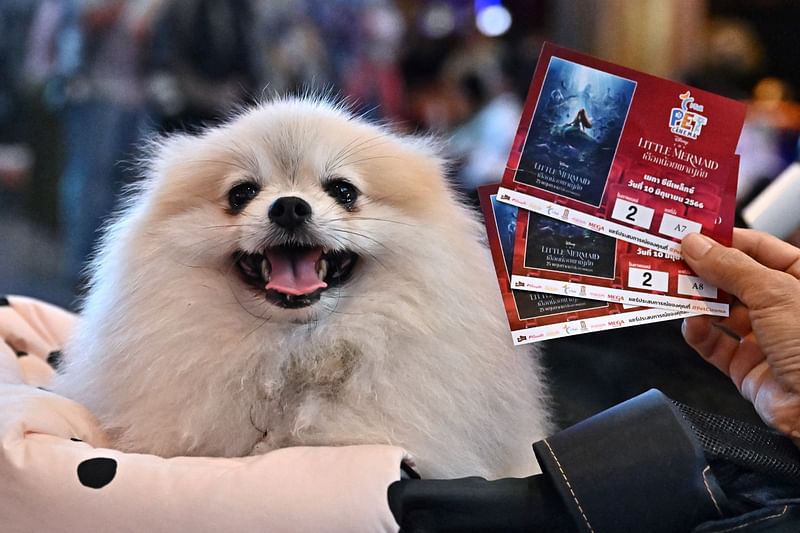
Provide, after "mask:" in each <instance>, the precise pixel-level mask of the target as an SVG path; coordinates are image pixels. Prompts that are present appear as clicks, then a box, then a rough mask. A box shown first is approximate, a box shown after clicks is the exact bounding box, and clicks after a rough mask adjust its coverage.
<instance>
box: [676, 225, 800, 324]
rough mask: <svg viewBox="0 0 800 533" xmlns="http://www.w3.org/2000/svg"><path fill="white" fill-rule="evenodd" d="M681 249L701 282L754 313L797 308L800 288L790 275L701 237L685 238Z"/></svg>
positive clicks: (692, 234)
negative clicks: (731, 296) (795, 301)
mask: <svg viewBox="0 0 800 533" xmlns="http://www.w3.org/2000/svg"><path fill="white" fill-rule="evenodd" d="M681 249H682V252H683V257H684V259H685V261H686V263H687V264H688V265H689V266H690V267H691V268H692V270H694V271H695V272H696V273H697V274H698V275H699V276H700V277H701V278H703V279H705V280H706V281H708V282H709V283H711V284H713V285H715V286H717V287H719V288H720V289H722V290H724V291H726V292H729V293H731V294H733V295H734V296H736V297H737V298H738V299H739V300H741V301H742V303H744V304H745V305H746V306H747V307H749V308H750V309H751V310H754V309H767V308H770V307H773V308H774V307H786V308H787V309H788V308H791V307H792V306H793V305H794V302H793V300H794V297H795V295H796V293H797V291H798V290H799V289H800V285H798V280H797V278H795V277H793V276H792V275H790V274H787V273H785V272H781V271H778V270H773V269H771V268H767V267H765V266H764V265H762V264H761V263H759V262H758V261H756V260H755V259H753V258H752V257H750V256H749V255H747V254H745V253H744V252H742V251H740V250H737V249H735V248H728V247H726V246H722V245H721V244H718V243H716V242H714V241H713V240H711V239H709V238H708V237H706V236H705V235H700V234H699V233H691V234H689V235H687V236H686V237H684V239H683V243H682V246H681Z"/></svg>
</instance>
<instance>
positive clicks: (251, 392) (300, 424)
mask: <svg viewBox="0 0 800 533" xmlns="http://www.w3.org/2000/svg"><path fill="white" fill-rule="evenodd" d="M430 144H431V142H430V140H426V139H420V138H412V137H402V136H399V135H395V134H393V133H391V132H389V131H388V130H387V129H386V128H383V127H379V126H376V125H373V124H369V123H367V122H365V121H363V120H361V119H360V118H358V117H354V116H352V115H351V114H349V113H348V112H347V111H346V110H344V109H342V108H341V107H339V106H335V105H331V104H328V103H326V102H323V101H319V100H314V99H308V98H306V99H284V100H278V101H274V102H271V103H267V104H264V105H261V106H259V107H258V108H256V109H252V110H249V111H246V112H243V113H241V114H240V115H239V116H237V117H235V118H234V119H233V120H231V121H230V122H229V123H227V124H226V125H223V126H221V127H218V128H214V129H210V130H208V131H206V132H204V133H202V134H200V135H198V136H188V135H180V136H174V137H171V138H167V139H166V140H163V141H160V142H159V143H158V145H157V146H154V150H155V154H156V155H155V156H154V157H153V159H152V161H151V162H150V164H149V165H148V176H147V178H146V179H145V180H144V182H143V184H142V185H141V187H140V189H139V190H138V191H137V193H136V194H134V195H133V196H132V198H131V200H130V201H129V205H128V206H127V208H126V209H125V210H124V211H123V212H122V213H121V215H120V216H119V217H118V218H117V219H116V220H115V221H114V222H113V224H111V225H110V227H109V228H108V231H107V233H106V235H105V238H104V239H103V242H102V246H101V250H100V252H99V254H98V257H97V258H96V260H95V261H94V265H93V272H92V283H91V289H90V292H89V294H88V296H87V298H86V300H85V303H84V309H83V312H82V316H81V320H80V325H79V327H78V330H77V332H76V334H75V336H74V338H73V339H72V340H71V342H70V344H69V346H68V349H67V353H66V358H65V366H64V368H63V370H62V372H61V375H60V376H58V378H57V381H56V384H55V388H56V390H57V391H58V392H60V393H62V394H64V395H66V396H69V397H71V398H73V399H75V400H77V401H79V402H81V403H83V404H85V405H86V406H88V407H89V408H90V409H91V410H92V411H93V412H94V413H95V414H96V415H97V416H98V417H99V419H100V421H101V423H102V424H103V426H104V427H105V428H106V429H107V430H108V431H109V434H110V435H111V436H112V438H113V439H114V440H115V442H116V445H117V447H118V448H119V449H121V450H125V451H134V452H149V453H155V454H159V455H162V456H175V455H209V456H241V455H247V454H250V453H258V452H264V451H268V450H271V449H275V448H279V447H285V446H295V445H339V444H357V443H392V444H396V445H400V446H403V447H404V448H406V449H407V450H409V451H410V452H411V453H412V454H413V455H414V456H415V458H416V461H417V465H418V467H419V468H420V470H421V472H422V473H423V475H425V476H429V477H455V476H466V475H480V476H485V477H489V478H495V477H500V476H521V475H527V474H530V473H532V472H534V471H535V470H536V465H535V462H534V459H533V455H532V453H531V449H530V444H531V443H532V442H533V441H534V440H537V439H540V438H542V437H544V436H545V435H546V432H547V429H548V422H547V413H546V411H547V410H546V406H545V400H544V397H545V391H544V385H543V382H542V378H541V371H540V368H539V364H538V361H537V358H538V354H537V353H536V352H535V351H533V350H531V349H525V350H522V349H520V350H515V349H514V348H513V346H512V344H511V340H510V335H509V331H508V326H507V324H506V322H505V318H504V313H503V309H502V305H501V300H500V296H499V293H498V290H497V286H496V283H497V282H496V277H495V274H494V272H493V270H492V266H491V262H490V260H489V255H488V252H487V250H486V249H485V246H483V245H482V244H481V241H482V235H483V234H484V231H483V229H482V227H481V225H480V224H479V222H478V221H477V220H476V217H475V216H474V215H473V213H471V212H470V211H469V210H468V209H466V208H464V207H463V206H462V205H460V204H459V203H458V201H457V200H456V199H455V198H454V197H453V195H452V193H450V191H449V190H448V186H447V184H446V182H445V179H444V177H443V175H444V169H443V163H442V161H441V160H440V159H439V158H438V157H437V156H436V153H435V152H436V150H435V149H433V148H432V147H431V146H430ZM332 175H335V176H340V177H344V178H346V179H348V180H350V181H351V182H352V183H353V184H355V185H356V186H357V187H358V188H359V189H360V191H361V196H360V197H359V199H358V202H357V206H356V207H357V209H355V210H354V211H352V212H348V211H347V210H345V209H343V208H342V207H341V206H340V205H338V204H337V203H336V202H335V201H334V200H333V199H332V198H331V197H330V196H329V195H327V194H326V193H325V192H324V191H323V188H322V187H321V180H323V179H324V178H325V177H329V176H332ZM243 179H255V180H257V181H258V182H259V183H260V184H261V186H262V190H261V192H260V194H259V195H258V196H257V197H256V198H255V199H254V200H253V201H252V202H251V203H250V204H248V206H247V208H246V209H245V210H244V211H243V212H242V213H241V214H238V215H234V214H231V213H230V212H229V211H228V210H227V207H228V204H227V194H228V191H229V189H230V188H231V187H232V186H233V185H234V184H236V183H238V182H240V181H241V180H243ZM287 194H291V195H295V196H299V197H302V198H303V199H305V200H306V201H307V202H309V204H311V206H312V208H313V216H312V220H311V224H312V228H313V231H314V232H315V235H317V238H318V240H319V242H320V243H321V244H324V245H325V246H327V247H330V248H337V247H338V248H342V247H346V248H349V249H351V250H353V251H355V252H357V253H359V255H360V256H361V259H360V261H359V263H358V264H357V267H356V271H355V273H354V276H353V278H352V279H351V280H350V281H349V283H347V284H346V285H345V286H343V287H341V288H339V289H331V290H329V291H326V292H325V293H323V295H322V298H321V300H320V301H319V302H317V303H316V304H314V305H312V306H311V307H309V308H304V309H300V310H287V309H282V308H279V307H276V306H274V305H273V304H271V303H268V302H267V301H265V299H264V296H263V294H258V293H257V292H256V291H254V290H253V289H252V288H251V287H248V286H247V285H245V284H244V283H243V282H242V281H241V279H240V278H239V277H238V276H237V275H236V273H235V272H234V267H233V265H234V260H233V258H232V255H233V254H234V253H235V251H236V250H237V249H244V250H254V249H257V248H258V247H259V246H263V245H264V239H265V235H268V234H269V232H270V231H271V228H270V225H271V223H270V221H269V219H268V217H267V209H268V207H269V206H270V205H271V203H272V202H273V201H274V200H275V199H276V198H278V197H280V196H284V195H287Z"/></svg>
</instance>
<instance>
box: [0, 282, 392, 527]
mask: <svg viewBox="0 0 800 533" xmlns="http://www.w3.org/2000/svg"><path fill="white" fill-rule="evenodd" d="M74 322H75V316H74V315H72V314H70V313H67V312H66V311H63V310H61V309H59V308H56V307H53V306H51V305H47V304H45V303H42V302H39V301H36V300H32V299H29V298H21V297H8V298H6V299H0V517H2V518H0V523H2V527H0V529H2V531H3V532H7V533H12V532H26V533H27V532H30V531H48V532H57V531H114V532H121V531H136V532H139V531H152V532H159V531H164V532H174V531H194V532H199V531H215V532H217V531H270V532H283V531H286V532H297V531H347V532H356V531H397V530H398V525H397V523H396V521H395V520H394V517H393V516H392V513H391V511H390V510H389V506H388V502H387V498H386V494H387V489H388V486H389V485H390V484H391V483H392V482H394V481H396V480H398V479H399V477H400V468H399V467H400V463H401V461H403V460H404V459H406V458H407V454H406V452H405V451H404V450H403V449H401V448H397V447H394V446H378V445H376V446H346V447H315V448H310V447H298V448H286V449H282V450H277V451H274V452H271V453H268V454H265V455H261V456H256V457H243V458H236V459H223V458H207V457H175V458H171V459H165V458H162V457H157V456H154V455H142V454H128V453H121V452H118V451H116V450H113V449H110V448H108V447H107V446H108V441H107V439H106V437H105V435H104V434H103V432H102V431H101V430H100V428H99V427H98V425H97V421H96V420H95V419H94V417H93V416H92V415H91V413H89V411H88V410H86V409H85V408H84V407H83V406H81V405H79V404H77V403H75V402H73V401H71V400H68V399H66V398H63V397H60V396H57V395H56V394H53V393H51V392H48V391H47V390H44V389H42V388H40V387H46V386H47V383H48V382H49V381H50V379H51V378H52V375H53V370H52V368H51V366H50V365H49V364H48V363H47V361H48V358H49V360H50V362H51V363H57V362H58V359H59V358H60V349H61V347H62V346H63V344H64V341H65V339H66V337H67V335H68V334H69V332H70V330H71V328H72V326H73V324H74Z"/></svg>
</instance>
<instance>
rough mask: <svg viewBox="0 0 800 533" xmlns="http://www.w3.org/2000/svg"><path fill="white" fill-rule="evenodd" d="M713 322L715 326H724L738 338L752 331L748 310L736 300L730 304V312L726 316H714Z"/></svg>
mask: <svg viewBox="0 0 800 533" xmlns="http://www.w3.org/2000/svg"><path fill="white" fill-rule="evenodd" d="M713 323H714V325H715V326H716V327H720V328H724V329H725V330H727V331H729V332H730V333H731V334H732V335H735V336H736V337H738V338H740V339H741V338H743V337H746V336H747V335H749V334H750V333H751V332H752V331H753V326H752V324H751V323H750V310H749V309H747V307H745V305H744V304H743V303H742V302H740V301H738V300H736V301H734V302H733V303H732V304H731V307H730V313H729V314H728V316H727V317H725V318H722V319H720V317H714V318H713Z"/></svg>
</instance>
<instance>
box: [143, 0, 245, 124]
mask: <svg viewBox="0 0 800 533" xmlns="http://www.w3.org/2000/svg"><path fill="white" fill-rule="evenodd" d="M164 1H165V2H166V4H165V5H164V6H163V8H162V10H161V13H160V16H159V17H158V19H157V20H156V22H155V35H154V42H153V46H152V48H151V50H152V52H151V57H150V61H151V62H152V68H153V70H154V73H153V75H152V76H151V77H150V83H149V87H150V91H151V95H152V96H153V100H154V102H155V103H156V104H157V110H158V113H159V115H160V129H161V130H163V131H167V132H169V131H175V130H193V129H196V128H198V127H200V126H202V125H203V124H213V123H215V122H217V121H219V120H220V119H222V118H224V117H225V116H226V115H227V114H228V113H229V112H230V111H231V110H232V109H234V108H235V107H236V106H237V105H240V104H241V103H243V102H245V101H246V100H249V99H251V98H253V97H254V96H255V92H256V89H257V85H258V83H257V82H258V79H259V77H260V71H259V68H258V59H257V41H256V37H255V36H256V29H257V28H256V21H255V11H254V9H253V5H252V4H251V2H250V0H164Z"/></svg>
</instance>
